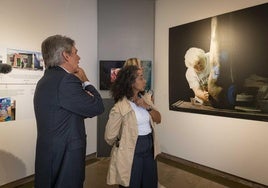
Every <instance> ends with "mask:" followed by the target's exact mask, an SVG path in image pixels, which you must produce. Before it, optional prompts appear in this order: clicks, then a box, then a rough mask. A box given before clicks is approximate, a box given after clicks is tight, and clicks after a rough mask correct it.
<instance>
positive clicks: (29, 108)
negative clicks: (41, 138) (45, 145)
mask: <svg viewBox="0 0 268 188" xmlns="http://www.w3.org/2000/svg"><path fill="white" fill-rule="evenodd" d="M0 23H1V29H0V53H1V54H0V55H2V56H5V55H3V54H5V52H6V49H7V48H12V49H19V50H29V51H39V52H40V50H41V49H40V45H41V42H42V41H43V40H44V39H45V38H46V37H48V36H50V35H54V34H62V35H66V36H69V37H71V38H73V39H74V40H75V41H76V47H77V48H78V55H79V56H80V57H81V60H80V66H81V67H83V68H84V69H85V72H86V73H87V75H88V78H89V79H90V81H91V82H92V83H93V84H94V85H96V87H97V80H98V73H97V71H96V70H97V69H98V66H97V1H96V0H77V1H71V0H57V1H54V0H25V1H20V0H1V11H0ZM2 58H3V59H4V61H5V58H6V57H2ZM11 73H13V71H12V72H11ZM11 73H10V74H11ZM23 74H24V75H23ZM25 74H28V73H27V72H20V76H21V77H22V78H23V76H26V75H25ZM29 74H32V73H29ZM41 75H42V74H40V75H35V76H36V77H35V78H36V79H37V80H38V79H39V77H41ZM0 76H1V75H0ZM17 76H18V75H17ZM28 76H29V75H28ZM34 89H35V84H16V83H15V84H13V85H9V84H3V82H2V81H1V83H0V98H1V97H6V96H10V95H12V97H14V98H16V112H17V113H18V114H16V117H17V118H16V120H15V121H9V122H0V186H1V185H3V184H6V183H9V182H12V181H15V180H17V179H21V178H24V177H26V176H29V175H32V174H33V173H34V158H35V142H36V124H35V119H34V112H33V102H32V98H33V93H34ZM96 120H97V118H92V119H87V120H86V129H87V135H88V136H87V138H88V140H87V143H88V145H87V154H91V153H94V152H96V140H97V135H96V132H97V129H96V124H97V122H96Z"/></svg>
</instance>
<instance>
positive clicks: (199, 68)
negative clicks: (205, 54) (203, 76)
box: [194, 59, 205, 73]
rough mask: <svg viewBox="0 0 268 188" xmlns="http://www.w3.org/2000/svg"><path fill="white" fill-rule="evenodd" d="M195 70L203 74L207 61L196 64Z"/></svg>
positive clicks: (202, 60) (201, 60)
mask: <svg viewBox="0 0 268 188" xmlns="http://www.w3.org/2000/svg"><path fill="white" fill-rule="evenodd" d="M194 69H195V71H196V72H198V73H199V72H202V71H203V70H204V69H205V60H204V59H200V60H199V61H198V62H196V64H195V65H194Z"/></svg>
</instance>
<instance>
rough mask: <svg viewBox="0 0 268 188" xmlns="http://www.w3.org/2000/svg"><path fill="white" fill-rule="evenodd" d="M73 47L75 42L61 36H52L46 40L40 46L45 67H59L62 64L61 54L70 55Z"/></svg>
mask: <svg viewBox="0 0 268 188" xmlns="http://www.w3.org/2000/svg"><path fill="white" fill-rule="evenodd" d="M74 45H75V41H74V40H73V39H71V38H69V37H66V36H62V35H53V36H50V37H48V38H46V39H45V40H44V41H43V42H42V45H41V50H42V56H43V59H44V63H45V67H46V68H49V67H55V66H59V65H61V64H62V63H63V62H64V60H63V55H62V53H63V52H66V53H69V54H71V53H72V47H73V46H74Z"/></svg>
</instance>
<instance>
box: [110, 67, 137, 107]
mask: <svg viewBox="0 0 268 188" xmlns="http://www.w3.org/2000/svg"><path fill="white" fill-rule="evenodd" d="M138 70H139V67H137V66H134V65H130V66H126V67H123V68H122V69H121V70H120V71H119V72H118V74H117V77H116V79H115V81H114V82H113V83H112V85H111V88H110V93H111V95H112V97H113V98H114V102H115V103H116V102H118V101H119V100H122V99H123V97H124V96H126V97H127V98H128V99H130V98H131V97H133V95H134V94H133V90H132V84H133V83H134V82H135V79H136V78H137V71H138Z"/></svg>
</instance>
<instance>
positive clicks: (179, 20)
mask: <svg viewBox="0 0 268 188" xmlns="http://www.w3.org/2000/svg"><path fill="white" fill-rule="evenodd" d="M267 2H268V1H267V0H255V1H251V0H238V1H232V0H225V1H214V0H204V1H188V0H158V1H156V18H155V25H156V27H155V69H154V70H155V72H154V74H155V102H156V105H157V106H158V108H159V109H160V111H161V113H162V123H161V126H160V127H159V128H158V130H157V131H158V135H159V137H160V143H161V148H162V151H163V152H165V153H168V154H170V155H173V156H176V157H179V158H183V159H186V160H189V161H192V162H195V163H199V164H201V165H205V166H208V167H211V168H214V169H217V170H220V171H223V172H227V173H230V174H233V175H236V176H240V177H242V178H246V179H249V180H251V181H255V182H258V183H261V184H265V185H268V158H267V156H268V150H267V149H266V148H267V147H268V140H267V135H268V125H267V122H263V121H252V120H245V119H238V118H227V117H220V116H211V115H202V114H193V113H187V112H177V111H170V110H169V99H168V97H169V94H168V91H169V88H168V85H169V84H168V83H169V80H168V78H169V76H168V74H169V69H168V64H169V59H168V57H169V56H168V55H169V49H168V47H169V44H168V40H169V28H170V27H174V26H178V25H181V24H185V23H189V22H193V21H197V20H201V19H205V18H208V17H212V16H215V15H220V14H223V13H227V12H231V11H235V10H239V9H243V8H247V7H251V6H254V5H258V4H262V3H267ZM181 37H183V36H181ZM178 63H184V62H178ZM174 82H176V80H174ZM178 83H179V82H178Z"/></svg>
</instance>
